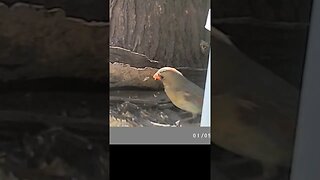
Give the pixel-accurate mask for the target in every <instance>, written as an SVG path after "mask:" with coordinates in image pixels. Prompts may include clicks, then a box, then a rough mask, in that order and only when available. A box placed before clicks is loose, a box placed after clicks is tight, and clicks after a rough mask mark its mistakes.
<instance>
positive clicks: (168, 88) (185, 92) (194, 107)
mask: <svg viewBox="0 0 320 180" xmlns="http://www.w3.org/2000/svg"><path fill="white" fill-rule="evenodd" d="M153 78H154V79H155V80H161V81H162V83H163V86H164V91H165V92H166V94H167V96H168V97H169V99H170V100H171V102H172V103H173V104H174V105H175V106H177V107H178V108H180V109H182V110H185V111H187V112H190V113H192V118H195V117H196V116H197V115H198V114H201V111H202V102H203V93H204V91H203V89H201V88H200V87H199V86H197V85H196V84H194V83H193V82H191V81H189V80H188V79H187V78H186V77H184V76H183V75H182V73H181V72H179V71H178V70H176V69H175V68H172V67H163V68H161V69H159V70H158V71H157V72H156V73H155V74H154V75H153Z"/></svg>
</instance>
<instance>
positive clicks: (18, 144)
mask: <svg viewBox="0 0 320 180" xmlns="http://www.w3.org/2000/svg"><path fill="white" fill-rule="evenodd" d="M106 7H107V3H106V2H105V1H90V0H79V1H71V0H61V1H60V0H53V1H52V0H51V1H44V0H31V1H28V0H25V1H24V0H22V1H20V0H18V1H16V0H12V1H11V0H3V1H0V49H1V50H0V153H1V160H0V179H6V180H11V179H15V180H17V179H33V180H37V179H39V180H51V179H83V180H86V179H97V180H99V179H101V180H102V179H107V177H108V176H109V171H108V162H109V161H108V156H109V155H108V123H107V118H106V117H107V102H106V98H107V95H106V92H107V89H106V79H107V71H108V68H107V64H106V62H107V58H106V57H107V56H108V53H107V49H108V48H107V46H106V43H107V42H108V33H107V32H108V23H107V21H108V19H107V15H106Z"/></svg>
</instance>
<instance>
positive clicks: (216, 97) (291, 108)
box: [211, 28, 299, 179]
mask: <svg viewBox="0 0 320 180" xmlns="http://www.w3.org/2000/svg"><path fill="white" fill-rule="evenodd" d="M211 42H212V44H211V46H212V49H213V54H212V59H213V60H212V62H213V63H212V73H213V74H212V75H213V81H212V82H213V88H212V112H211V113H212V123H211V134H212V135H211V141H212V143H214V144H216V145H217V146H220V147H222V148H224V149H226V150H228V151H231V152H233V153H236V154H239V155H242V156H244V157H248V158H251V159H254V160H256V161H258V162H260V164H261V165H262V167H263V172H264V173H263V178H264V179H271V178H272V177H274V176H276V173H277V169H278V168H279V167H286V168H290V166H291V161H292V153H293V148H294V137H295V127H296V118H297V110H298V102H299V91H298V89H297V88H295V87H294V86H292V85H291V84H289V83H288V82H287V81H285V80H284V79H282V78H280V77H279V76H277V75H276V74H274V73H273V72H272V71H270V70H268V69H267V68H265V67H263V66H261V65H260V64H258V63H256V62H255V61H253V60H252V59H251V58H249V57H247V56H246V55H245V54H244V53H242V52H241V51H240V50H239V49H238V48H237V47H236V46H235V45H234V44H233V43H232V42H231V41H230V40H228V37H227V36H226V35H224V33H222V32H220V31H219V30H218V29H216V28H214V31H213V33H212V37H211Z"/></svg>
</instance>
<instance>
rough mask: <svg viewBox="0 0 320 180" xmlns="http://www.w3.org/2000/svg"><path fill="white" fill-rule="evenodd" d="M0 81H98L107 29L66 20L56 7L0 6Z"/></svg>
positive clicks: (102, 74) (102, 76)
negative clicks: (53, 79) (45, 79)
mask: <svg viewBox="0 0 320 180" xmlns="http://www.w3.org/2000/svg"><path fill="white" fill-rule="evenodd" d="M0 19H1V20H0V21H1V23H0V48H1V50H2V51H1V54H0V80H1V81H8V80H16V79H21V78H27V79H35V78H47V77H75V78H91V79H95V80H104V79H105V74H106V70H107V68H106V67H107V65H106V57H107V51H106V50H107V46H105V44H106V42H107V40H108V34H107V31H108V25H107V23H103V22H100V23H98V22H86V21H84V20H81V19H75V18H67V17H66V16H65V13H64V11H63V10H61V9H52V10H46V9H44V8H43V7H42V6H30V5H27V4H21V3H19V4H15V5H13V6H11V7H10V8H8V7H7V6H6V5H4V4H2V3H1V4H0Z"/></svg>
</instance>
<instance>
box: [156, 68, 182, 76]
mask: <svg viewBox="0 0 320 180" xmlns="http://www.w3.org/2000/svg"><path fill="white" fill-rule="evenodd" d="M165 71H173V72H176V73H178V74H180V75H181V76H183V74H182V73H181V72H179V71H178V70H176V69H175V68H173V67H163V68H161V69H159V71H158V72H159V73H161V72H165Z"/></svg>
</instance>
